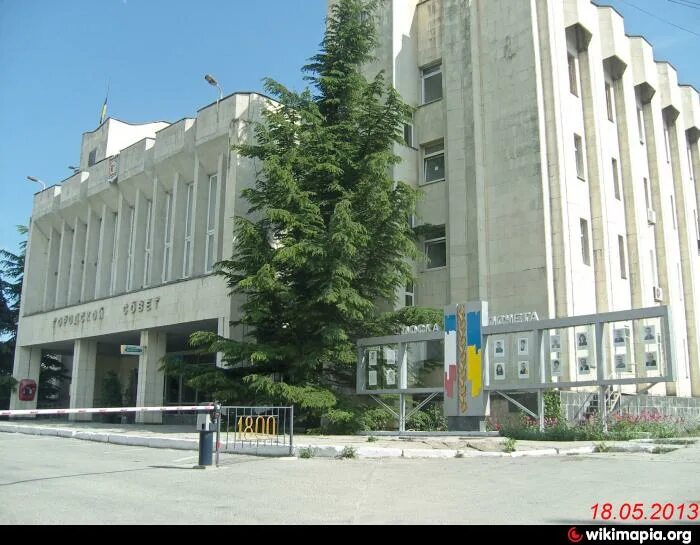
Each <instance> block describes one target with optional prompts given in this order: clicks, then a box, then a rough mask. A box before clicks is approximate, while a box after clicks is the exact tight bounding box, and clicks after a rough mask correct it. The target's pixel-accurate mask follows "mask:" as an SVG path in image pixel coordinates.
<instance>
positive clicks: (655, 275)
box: [649, 250, 659, 286]
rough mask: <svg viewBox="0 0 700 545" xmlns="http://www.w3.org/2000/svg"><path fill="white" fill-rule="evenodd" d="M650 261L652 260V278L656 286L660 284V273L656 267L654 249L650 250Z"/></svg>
mask: <svg viewBox="0 0 700 545" xmlns="http://www.w3.org/2000/svg"><path fill="white" fill-rule="evenodd" d="M649 261H650V262H651V279H652V281H653V282H654V286H658V285H659V274H658V270H657V268H656V256H655V255H654V250H649Z"/></svg>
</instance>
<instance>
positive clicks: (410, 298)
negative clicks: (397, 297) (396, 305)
mask: <svg viewBox="0 0 700 545" xmlns="http://www.w3.org/2000/svg"><path fill="white" fill-rule="evenodd" d="M413 290H414V287H413V282H409V283H408V284H406V289H405V299H404V306H407V307H412V306H414V305H415V293H414V291H413Z"/></svg>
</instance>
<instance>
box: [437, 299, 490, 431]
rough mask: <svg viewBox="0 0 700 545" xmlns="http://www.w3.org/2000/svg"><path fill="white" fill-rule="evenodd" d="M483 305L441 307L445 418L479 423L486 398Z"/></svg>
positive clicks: (484, 314) (483, 411) (485, 312)
mask: <svg viewBox="0 0 700 545" xmlns="http://www.w3.org/2000/svg"><path fill="white" fill-rule="evenodd" d="M487 319H488V310H487V305H486V303H485V302H474V303H462V304H455V305H448V306H447V307H445V325H444V332H445V369H444V375H445V377H444V378H445V416H447V417H448V418H455V417H457V418H459V417H467V418H475V417H481V418H482V419H483V417H484V415H485V414H486V407H487V403H488V395H486V394H485V393H484V384H483V364H484V358H483V347H482V332H481V330H482V327H484V326H486V325H487V324H488V322H487Z"/></svg>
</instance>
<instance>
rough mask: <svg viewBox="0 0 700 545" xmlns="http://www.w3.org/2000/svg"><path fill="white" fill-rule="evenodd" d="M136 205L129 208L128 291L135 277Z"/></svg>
mask: <svg viewBox="0 0 700 545" xmlns="http://www.w3.org/2000/svg"><path fill="white" fill-rule="evenodd" d="M135 217H136V214H134V207H133V206H132V207H130V208H129V248H128V254H127V259H126V291H131V289H132V286H133V279H134V278H133V277H134V242H135V239H136V233H135V232H134V219H135Z"/></svg>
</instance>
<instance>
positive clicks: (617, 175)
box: [612, 159, 622, 201]
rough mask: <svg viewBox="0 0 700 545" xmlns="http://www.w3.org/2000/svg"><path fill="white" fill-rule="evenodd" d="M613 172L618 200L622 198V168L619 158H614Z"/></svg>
mask: <svg viewBox="0 0 700 545" xmlns="http://www.w3.org/2000/svg"><path fill="white" fill-rule="evenodd" d="M612 173H613V188H614V190H615V198H616V199H617V200H618V201H621V200H622V197H621V193H620V170H619V168H618V164H617V159H613V160H612Z"/></svg>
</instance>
